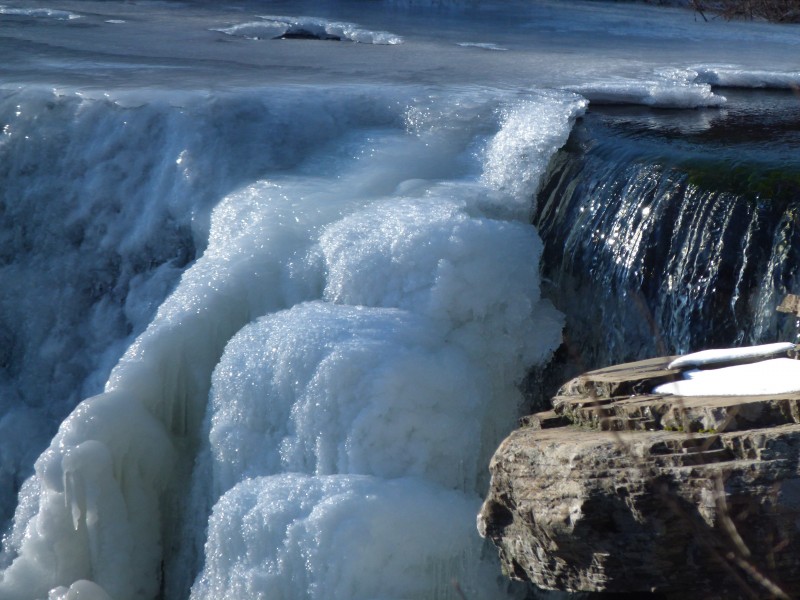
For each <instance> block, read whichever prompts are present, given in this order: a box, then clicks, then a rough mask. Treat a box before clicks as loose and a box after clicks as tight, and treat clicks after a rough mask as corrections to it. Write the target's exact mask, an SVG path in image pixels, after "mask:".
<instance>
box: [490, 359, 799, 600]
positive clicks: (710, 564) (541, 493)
mask: <svg viewBox="0 0 800 600" xmlns="http://www.w3.org/2000/svg"><path fill="white" fill-rule="evenodd" d="M670 360H671V358H661V359H653V360H647V361H642V362H638V363H630V364H627V365H619V366H615V367H611V368H608V369H601V370H599V371H593V372H590V373H587V374H585V375H583V376H581V377H578V378H576V379H574V380H572V381H571V382H569V383H568V384H566V385H565V386H564V387H563V388H562V389H561V390H560V391H559V394H558V395H557V396H556V397H555V398H554V399H553V406H554V408H553V410H552V411H549V412H545V413H540V414H536V415H531V416H530V417H526V418H525V419H524V420H523V423H522V427H521V428H520V429H518V430H516V431H514V432H513V433H512V434H511V435H510V436H509V437H508V438H507V439H506V440H505V441H504V442H503V443H502V445H501V446H500V447H499V449H498V450H497V452H496V453H495V456H494V458H493V459H492V462H491V467H490V468H491V473H492V482H491V486H490V491H489V494H488V496H487V498H486V501H485V502H484V505H483V507H482V509H481V512H480V515H479V517H478V528H479V530H480V532H481V534H482V535H484V536H486V537H488V538H490V539H491V540H492V541H493V542H494V543H495V545H496V546H497V547H498V549H499V552H500V557H501V561H502V564H503V568H504V571H505V572H506V573H507V574H508V575H509V576H510V577H512V578H514V579H521V580H526V581H530V582H532V583H533V584H535V585H536V586H538V587H541V588H547V589H558V590H568V591H607V592H656V593H659V594H661V595H663V596H665V597H667V598H672V597H675V598H678V597H680V598H681V599H683V600H690V599H693V598H698V599H700V598H702V599H708V598H725V599H728V598H739V597H743V598H796V597H800V464H798V463H799V459H800V394H783V395H776V396H752V397H739V396H736V397H733V396H720V397H695V398H685V397H680V396H666V395H655V394H651V393H649V391H650V390H652V389H653V387H654V386H655V385H658V384H660V383H664V382H668V381H672V380H675V379H677V378H679V377H680V373H679V372H678V371H676V370H670V369H668V368H667V365H668V364H669V362H670Z"/></svg>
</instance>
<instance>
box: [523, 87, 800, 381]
mask: <svg viewBox="0 0 800 600" xmlns="http://www.w3.org/2000/svg"><path fill="white" fill-rule="evenodd" d="M733 96H734V100H732V101H731V107H730V108H729V109H728V110H727V111H726V112H724V113H722V114H720V113H718V112H716V113H715V112H707V113H705V114H704V115H693V116H690V117H689V118H687V119H685V118H684V117H683V116H682V115H677V114H675V113H664V114H659V113H658V112H649V113H645V112H642V111H641V110H632V111H631V110H627V111H626V110H622V109H605V110H603V109H596V110H595V111H592V112H590V114H588V115H587V116H586V117H585V118H584V119H583V121H582V123H580V124H579V125H578V127H577V128H576V129H575V131H574V132H573V135H572V137H571V139H570V141H569V143H568V144H567V146H566V147H565V148H564V149H562V150H561V151H560V152H559V154H558V155H557V156H556V157H555V159H554V161H553V164H552V165H551V167H550V173H549V176H548V180H547V183H546V184H545V185H544V188H543V190H542V193H541V194H540V198H539V203H538V206H539V210H538V212H537V215H536V216H535V218H534V223H535V224H536V226H537V228H538V229H539V231H540V233H541V235H542V237H543V239H544V240H545V243H546V248H547V249H546V252H545V273H546V277H547V278H548V280H549V283H548V292H550V291H552V294H553V296H551V297H553V299H554V300H555V302H556V305H557V306H558V307H559V308H561V309H562V310H564V311H565V312H566V313H567V315H568V336H569V338H570V343H571V345H572V347H573V348H580V353H579V355H578V356H577V360H578V363H579V366H578V368H593V367H597V366H602V365H608V364H613V363H615V362H624V361H630V360H635V359H638V358H643V357H647V356H655V355H658V354H666V353H683V352H687V351H690V350H696V349H702V348H709V347H727V346H732V345H742V344H757V343H764V342H769V341H775V340H777V339H781V340H793V339H794V337H795V335H796V333H797V332H796V329H795V323H794V322H793V320H792V319H791V318H788V317H786V316H784V315H781V314H780V313H776V311H775V309H776V307H777V305H778V304H779V303H780V301H781V300H782V299H783V297H784V296H785V295H786V294H787V293H796V292H797V291H798V290H800V281H798V279H797V265H798V264H800V263H799V262H798V259H800V237H798V235H800V231H798V223H797V214H798V210H800V163H798V162H797V160H796V158H795V156H793V153H794V152H796V149H797V148H798V143H799V142H800V138H798V135H797V131H798V121H797V119H796V103H797V98H796V97H794V95H792V94H775V93H762V98H761V99H762V100H763V96H767V97H768V98H772V103H773V105H772V106H771V108H770V109H769V110H765V111H763V112H760V113H759V114H758V115H754V114H752V113H751V112H748V113H747V114H741V112H740V109H738V108H737V104H736V103H734V101H735V102H743V101H744V100H745V98H753V95H752V94H751V95H744V96H742V95H741V94H740V95H737V94H736V93H733ZM749 110H752V108H751V109H749ZM703 118H705V119H707V121H706V122H703ZM759 119H760V120H761V121H762V122H764V123H765V125H764V126H763V127H764V128H763V130H762V131H761V132H760V135H758V136H757V135H753V133H752V132H753V130H758V120H759ZM767 124H768V125H767ZM766 139H768V140H769V142H770V143H774V144H776V146H768V147H767V148H766V149H765V148H764V146H763V143H762V142H763V140H766ZM776 147H777V150H776V149H775V148H776ZM550 286H552V287H550ZM598 324H602V326H600V327H598V326H597V325H598ZM574 356H575V355H574Z"/></svg>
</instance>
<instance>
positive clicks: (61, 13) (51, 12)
mask: <svg viewBox="0 0 800 600" xmlns="http://www.w3.org/2000/svg"><path fill="white" fill-rule="evenodd" d="M0 15H9V16H15V17H31V18H36V19H54V20H56V21H71V20H73V19H80V18H81V15H79V14H76V13H73V12H69V11H66V10H58V9H55V8H44V7H42V8H13V7H10V6H4V5H0Z"/></svg>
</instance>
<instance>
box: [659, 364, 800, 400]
mask: <svg viewBox="0 0 800 600" xmlns="http://www.w3.org/2000/svg"><path fill="white" fill-rule="evenodd" d="M683 376H684V377H686V379H684V380H682V381H674V382H672V383H666V384H664V385H660V386H658V387H657V388H656V389H655V390H654V392H655V393H656V394H676V395H680V396H758V395H763V394H788V393H791V392H798V391H800V361H797V360H794V359H791V358H774V359H772V360H765V361H761V362H757V363H749V364H745V365H735V366H732V367H722V368H720V369H708V370H703V371H699V370H698V371H687V372H685V373H684V374H683Z"/></svg>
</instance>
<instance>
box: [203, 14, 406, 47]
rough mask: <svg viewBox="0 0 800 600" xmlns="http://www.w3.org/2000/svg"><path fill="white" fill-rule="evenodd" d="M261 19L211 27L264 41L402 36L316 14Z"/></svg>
mask: <svg viewBox="0 0 800 600" xmlns="http://www.w3.org/2000/svg"><path fill="white" fill-rule="evenodd" d="M260 18H261V19H262V20H261V21H249V22H247V23H240V24H238V25H231V26H230V27H221V28H218V29H212V31H219V32H221V33H225V34H227V35H232V36H235V37H244V38H248V39H255V40H264V39H275V38H280V37H283V36H292V37H310V38H316V39H321V40H337V41H343V40H346V41H350V42H358V43H360V44H378V45H394V44H401V43H403V38H402V37H400V36H399V35H394V34H393V33H389V32H388V31H370V30H368V29H362V28H361V27H359V26H358V25H356V24H355V23H346V22H342V21H328V20H327V19H321V18H317V17H284V16H266V15H265V16H262V17H260Z"/></svg>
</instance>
